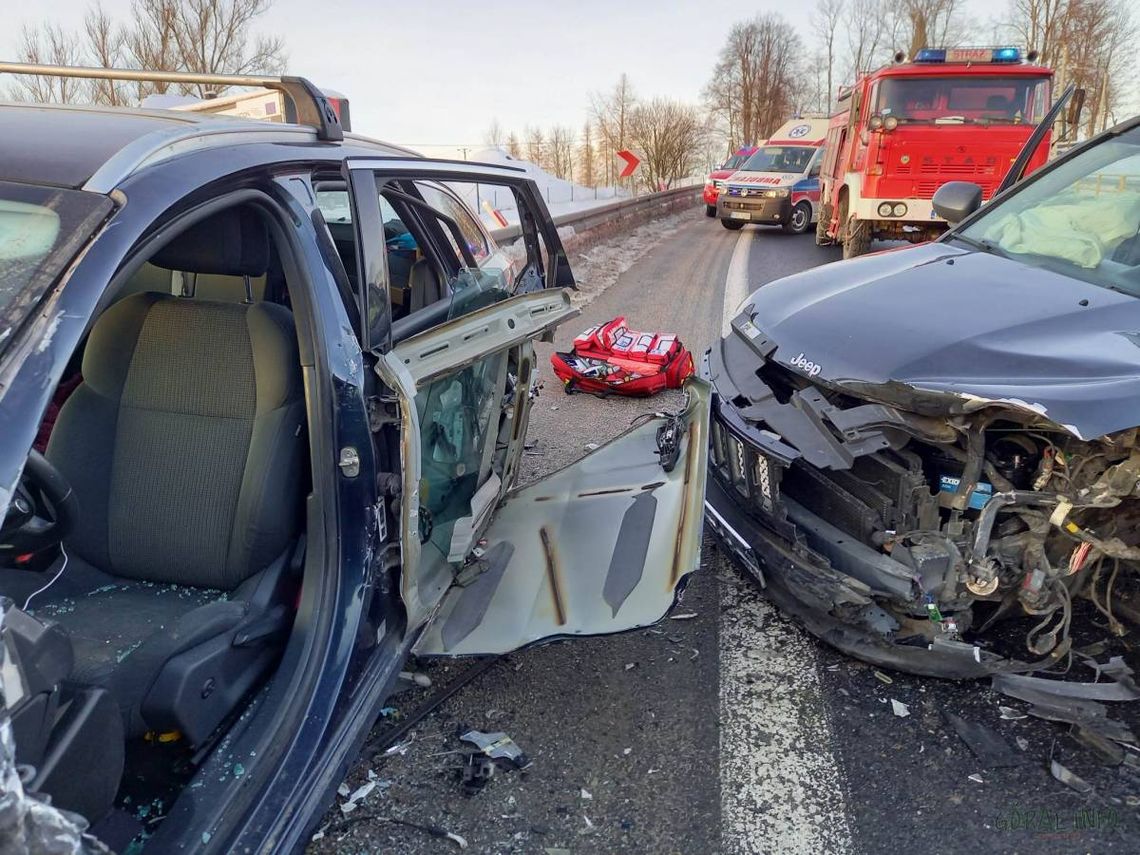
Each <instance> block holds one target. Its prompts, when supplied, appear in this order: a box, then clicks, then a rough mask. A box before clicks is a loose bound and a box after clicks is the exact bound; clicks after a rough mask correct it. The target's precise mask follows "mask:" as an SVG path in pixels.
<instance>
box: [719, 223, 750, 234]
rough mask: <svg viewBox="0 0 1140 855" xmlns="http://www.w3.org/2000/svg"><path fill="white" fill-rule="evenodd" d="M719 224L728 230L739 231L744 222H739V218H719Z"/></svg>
mask: <svg viewBox="0 0 1140 855" xmlns="http://www.w3.org/2000/svg"><path fill="white" fill-rule="evenodd" d="M720 224H721V225H722V226H724V227H725V228H726V229H728V230H729V231H730V232H735V231H740V229H742V228H744V223H742V222H740V220H721V221H720Z"/></svg>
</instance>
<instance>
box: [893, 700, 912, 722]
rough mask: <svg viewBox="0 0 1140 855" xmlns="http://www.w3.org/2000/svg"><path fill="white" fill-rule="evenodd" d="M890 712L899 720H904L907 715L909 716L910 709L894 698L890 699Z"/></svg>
mask: <svg viewBox="0 0 1140 855" xmlns="http://www.w3.org/2000/svg"><path fill="white" fill-rule="evenodd" d="M891 712H893V713H894V714H895V715H897V716H898V717H899V718H906V717H907V716H908V715H910V707H908V706H907V705H906V704H904V703H902V702H901V701H896V700H895V699H894V698H891Z"/></svg>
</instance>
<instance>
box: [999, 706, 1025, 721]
mask: <svg viewBox="0 0 1140 855" xmlns="http://www.w3.org/2000/svg"><path fill="white" fill-rule="evenodd" d="M998 711H999V712H1000V713H1001V718H1002V721H1021V719H1023V718H1029V715H1028V714H1027V713H1023V712H1021V710H1015V709H1014V708H1013V707H1003V706H999V707H998Z"/></svg>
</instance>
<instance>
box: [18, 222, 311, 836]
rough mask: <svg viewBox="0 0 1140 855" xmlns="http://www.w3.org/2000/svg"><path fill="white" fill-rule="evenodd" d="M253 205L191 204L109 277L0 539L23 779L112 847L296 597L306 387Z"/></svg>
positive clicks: (253, 676)
mask: <svg viewBox="0 0 1140 855" xmlns="http://www.w3.org/2000/svg"><path fill="white" fill-rule="evenodd" d="M266 216H267V215H266V214H265V213H264V212H263V211H261V210H260V209H258V208H256V207H254V206H252V205H240V206H236V207H230V208H226V209H222V210H219V211H217V212H215V213H211V214H209V215H208V216H207V217H206V218H205V219H201V220H199V221H198V222H196V223H194V224H193V225H190V226H189V227H188V228H185V230H183V231H181V232H180V233H178V234H177V235H176V236H175V237H174V238H173V239H171V240H170V241H169V242H168V243H166V244H165V245H163V246H161V247H160V248H158V249H157V250H155V251H154V252H153V254H151V255H150V256H149V258H148V260H147V262H146V263H145V264H143V265H142V266H141V267H139V268H138V270H137V271H136V272H135V273H134V274H132V275H131V276H130V278H129V279H128V280H127V281H125V282H124V283H123V285H122V287H121V290H120V291H119V292H118V293H117V294H116V295H115V297H114V301H113V302H112V303H110V305H108V306H107V308H106V309H105V310H104V311H102V313H101V314H100V315H99V316H98V317H97V319H96V320H95V321H94V323H93V324H92V326H91V328H90V330H89V333H88V335H87V337H86V339H85V341H84V342H83V343H82V344H81V346H80V347H79V349H78V351H77V353H76V354H74V355H73V358H72V364H71V366H69V369H68V375H69V376H66V377H65V378H64V380H63V382H61V383H60V385H59V388H58V390H57V394H56V399H55V401H54V402H53V405H52V407H51V408H50V410H49V412H48V414H47V417H46V419H45V422H44V426H43V429H42V430H41V438H42V439H44V440H46V445H43V446H42V454H41V453H40V451H32V452H31V455H30V457H29V461H28V465H27V468H26V470H25V476H24V479H23V481H22V483H21V486H20V489H19V491H18V495H17V503H16V504H17V506H22V507H25V509H26V510H27V511H28V513H27V514H26V515H25V517H24V518H23V519H19V520H16V524H15V525H13V523H12V515H9V519H8V521H7V523H8V524H7V525H6V526H5V528H6V529H8V530H7V531H5V533H4V534H5V536H4V537H3V538H0V543H5V544H6V548H5V550H4V551H3V552H0V593H2V594H4V595H5V596H7V597H10V598H11V599H12V600H13V601H14V603H15V605H16V607H17V609H22V612H21V611H16V610H12V612H11V614H12V616H13V620H15V621H16V622H17V624H18V625H17V624H13V626H15V629H16V637H17V638H18V639H22V641H21V642H20V644H21V658H22V664H23V665H24V666H26V669H27V672H28V673H29V674H31V675H32V677H31V678H29V679H28V681H27V682H28V684H29V685H28V694H29V695H31V698H30V699H27V702H25V703H23V704H22V705H21V707H20V711H19V713H18V714H17V715H15V716H14V720H13V728H14V734H15V738H16V744H17V746H18V756H17V759H18V761H19V762H21V763H24V764H27V765H28V766H31V767H34V768H35V770H36V772H35V778H34V779H33V780H31V781H29V782H28V783H27V786H28V788H29V789H30V790H32V791H38V792H42V793H46V794H49V795H50V796H51V797H52V800H53V803H54V804H56V805H57V806H59V807H62V808H65V809H68V810H72V811H75V812H77V813H79V814H81V815H83V816H84V817H85V818H87V819H88V820H89V821H91V822H92V823H95V827H94V831H95V833H96V834H97V835H99V834H100V832H101V829H103V830H105V831H106V835H105V836H104V835H100V836H104V839H105V842H108V843H111V842H112V839H115V838H118V843H119V844H120V845H123V846H124V847H125V845H126V843H128V842H129V841H130V839H131V838H132V837H137V836H138V835H140V834H142V835H144V836H145V834H146V832H147V829H148V827H150V826H151V825H152V824H153V823H154V822H156V821H159V820H160V819H161V817H162V815H163V814H164V813H165V812H166V810H167V809H169V806H170V804H171V803H172V802H173V799H174V798H175V797H176V796H177V794H178V792H179V791H180V789H181V788H182V787H183V786H185V785H186V783H187V782H188V781H189V780H190V779H191V778H192V777H193V774H194V772H195V768H196V766H197V764H199V763H200V761H201V759H202V758H203V756H204V755H205V754H207V753H208V752H209V750H210V749H211V748H212V747H213V746H214V745H216V744H217V740H218V739H219V738H220V736H221V735H222V734H224V732H225V729H226V728H225V724H226V723H227V722H229V721H232V720H233V719H234V718H235V717H236V716H237V715H238V714H240V712H241V710H242V709H243V708H244V707H245V705H246V703H247V702H248V700H249V698H250V697H252V696H253V695H254V694H255V693H256V692H257V691H258V689H259V688H260V687H261V686H263V685H264V683H265V681H266V679H267V678H268V677H269V676H270V675H271V674H272V673H273V671H274V669H275V667H276V664H277V662H278V660H279V658H280V655H281V653H282V650H283V648H284V644H285V642H286V640H287V638H288V635H289V632H290V630H291V628H292V623H293V618H294V615H295V611H296V605H297V602H298V598H299V595H300V579H301V569H302V565H303V559H304V549H305V536H304V523H303V500H304V497H305V496H306V495H307V494H308V493H309V492H310V484H311V470H310V466H309V445H308V432H307V424H306V406H305V389H304V384H303V382H302V377H301V363H300V358H299V352H300V350H299V345H298V331H297V325H296V324H295V322H294V316H293V312H292V310H291V308H290V306H291V300H290V298H289V289H290V287H291V286H293V285H294V283H291V282H288V281H286V276H285V274H284V272H283V270H284V266H283V265H282V252H281V251H282V250H284V247H279V246H277V244H276V241H275V240H274V239H273V237H272V231H271V230H270V229H269V228H268V225H267V221H266ZM21 500H22V502H23V505H20V501H21ZM45 504H46V505H47V506H49V507H50V508H51V509H52V510H53V511H54V513H37V512H36V511H37V510H42V509H43V508H44V505H45ZM48 517H52V518H54V519H53V521H51V522H47V523H45V522H44V518H48ZM21 523H23V525H21ZM7 547H11V548H7ZM108 828H110V829H111V830H107V829H108Z"/></svg>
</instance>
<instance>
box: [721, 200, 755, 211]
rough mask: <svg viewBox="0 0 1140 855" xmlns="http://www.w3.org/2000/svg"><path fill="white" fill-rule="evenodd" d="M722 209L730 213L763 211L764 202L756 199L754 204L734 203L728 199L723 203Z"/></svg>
mask: <svg viewBox="0 0 1140 855" xmlns="http://www.w3.org/2000/svg"><path fill="white" fill-rule="evenodd" d="M724 207H725V208H727V209H728V210H730V211H763V210H764V202H763V200H761V199H757V200H756V201H755V202H735V201H733V200H732V199H728V200H726V201H725V203H724Z"/></svg>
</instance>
